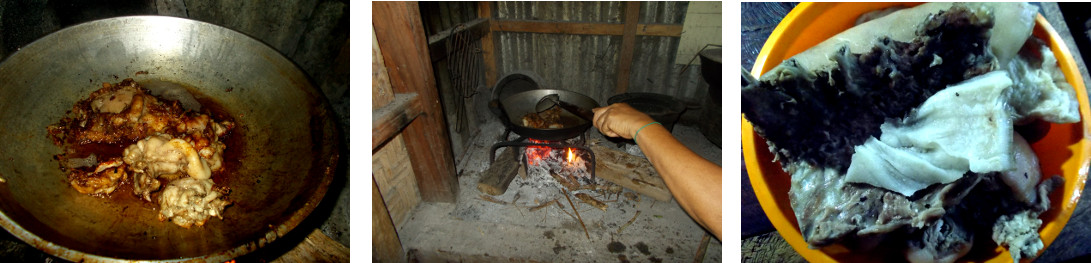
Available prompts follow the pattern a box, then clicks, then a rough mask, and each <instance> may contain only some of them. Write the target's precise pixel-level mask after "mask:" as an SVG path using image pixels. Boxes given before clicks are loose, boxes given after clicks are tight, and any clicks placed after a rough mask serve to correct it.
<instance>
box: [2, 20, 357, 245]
mask: <svg viewBox="0 0 1091 263" xmlns="http://www.w3.org/2000/svg"><path fill="white" fill-rule="evenodd" d="M149 19H155V20H160V19H161V20H175V21H177V22H182V23H191V24H197V25H201V26H208V27H211V28H215V29H216V30H222V31H224V32H225V33H226V34H237V35H238V36H239V38H238V39H240V40H241V41H252V42H254V43H257V45H255V48H257V49H267V51H269V52H272V53H274V54H276V55H275V56H272V58H270V59H275V60H283V61H286V62H287V63H286V64H288V65H291V67H290V68H289V69H288V70H291V71H294V73H298V74H299V75H300V76H302V77H303V78H304V79H306V84H307V86H309V87H300V89H301V90H303V91H304V92H305V93H307V94H310V95H312V96H314V97H313V98H312V99H314V100H315V101H317V105H315V106H317V107H316V108H313V110H314V111H315V112H314V113H316V114H313V115H312V116H313V117H314V118H315V119H316V120H319V121H320V124H324V125H323V127H312V130H313V129H315V128H317V129H320V130H321V131H322V132H323V133H322V134H320V135H314V134H312V139H314V140H320V141H316V142H315V143H319V142H320V143H322V144H323V145H321V146H320V147H319V148H321V149H323V150H324V152H319V156H317V157H316V159H315V161H314V163H313V164H315V166H312V167H311V169H310V171H319V170H320V171H322V174H323V176H322V177H321V181H320V182H319V183H318V188H317V189H315V190H314V192H313V194H312V195H311V196H309V197H307V198H305V200H306V201H305V202H304V204H303V206H301V207H299V209H297V210H295V211H294V212H292V213H291V215H290V216H288V217H284V219H283V220H281V221H279V222H278V223H277V225H276V227H271V228H270V229H269V230H268V231H266V232H264V234H263V235H262V236H261V237H260V238H257V239H256V240H249V241H246V242H245V243H243V244H241V245H238V246H234V247H230V248H228V249H225V250H220V251H215V252H212V253H209V254H206V255H202V256H193V257H179V258H170V259H126V258H115V257H110V256H102V255H97V254H94V253H93V252H85V251H80V250H76V249H72V248H68V247H65V246H63V245H60V244H57V243H54V242H51V241H49V240H45V239H43V238H42V237H40V236H38V235H36V234H34V233H32V232H30V231H28V230H27V229H26V228H24V227H22V226H21V225H20V224H19V223H17V222H16V221H14V220H13V219H12V218H11V217H9V216H8V214H7V213H6V212H5V211H3V210H0V227H3V228H4V230H6V231H8V233H10V234H11V235H12V236H15V237H16V238H19V239H20V240H21V241H23V242H25V243H27V244H28V245H30V246H33V247H34V248H36V249H38V250H39V251H42V252H45V253H48V254H50V255H53V256H57V257H60V258H63V259H65V260H69V261H73V262H195V261H204V262H224V261H228V260H232V259H235V258H238V257H241V256H244V255H247V254H249V253H251V252H254V251H257V250H258V249H260V248H262V247H265V246H267V245H268V244H270V243H272V242H274V241H275V240H277V239H279V238H282V237H285V236H287V235H288V234H289V233H290V232H291V231H292V230H295V228H296V227H298V226H299V225H300V224H302V223H303V221H304V220H305V219H307V218H308V217H309V216H310V215H311V213H312V212H314V210H315V209H316V208H317V207H318V205H319V204H320V203H321V201H323V200H324V199H325V197H326V194H327V192H328V190H329V185H330V184H331V183H332V181H333V177H334V176H335V174H336V173H337V171H339V170H340V169H343V168H342V167H340V166H339V165H338V164H339V162H340V158H341V155H342V154H345V153H343V151H344V147H342V146H343V142H342V132H341V127H340V126H341V125H342V124H340V123H339V121H337V120H336V119H335V118H334V116H333V115H332V113H333V108H332V106H331V105H330V103H329V99H328V98H327V97H326V96H325V94H324V93H323V92H321V91H320V90H319V87H318V86H315V84H314V80H312V79H311V76H310V75H308V74H307V73H306V72H305V71H303V70H302V69H301V68H300V67H299V65H298V64H297V63H296V62H295V61H293V60H291V59H289V58H287V57H285V56H284V54H282V53H280V52H279V51H277V49H276V48H273V47H272V46H270V45H269V44H268V43H265V42H264V41H261V40H259V39H257V38H255V37H253V36H250V35H248V34H246V33H243V32H240V31H237V30H234V29H231V28H227V27H224V26H220V25H217V24H213V23H208V22H204V21H199V20H194V19H189V18H181V17H172V16H160V15H136V16H117V17H110V18H104V19H96V20H92V21H87V22H83V23H79V24H75V25H71V26H68V27H65V28H61V29H59V30H57V31H54V32H51V33H49V34H46V35H44V36H42V37H40V38H38V39H35V40H34V41H31V42H30V43H28V44H26V45H23V46H22V47H20V48H19V49H17V50H16V51H15V52H12V53H11V54H9V55H8V56H7V57H4V58H0V65H3V64H5V63H8V61H10V60H11V59H12V58H14V57H16V56H26V55H28V53H31V52H33V51H34V50H33V48H32V47H35V46H37V45H44V44H42V43H44V42H48V41H46V40H47V39H50V38H54V37H57V36H58V35H63V33H66V32H70V31H76V30H81V29H83V28H86V27H90V26H94V25H96V24H101V23H109V22H111V21H116V20H149ZM30 55H31V56H32V55H33V54H30ZM326 156H328V157H329V158H324V157H326ZM5 184H6V183H5ZM270 226H272V225H270ZM255 234H258V233H255Z"/></svg>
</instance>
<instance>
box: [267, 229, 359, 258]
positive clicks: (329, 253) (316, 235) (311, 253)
mask: <svg viewBox="0 0 1091 263" xmlns="http://www.w3.org/2000/svg"><path fill="white" fill-rule="evenodd" d="M348 261H349V248H347V247H345V245H343V244H341V243H339V242H337V241H335V240H333V239H332V238H330V237H329V236H327V235H326V234H325V233H322V231H321V230H318V229H317V228H316V229H314V230H313V231H311V234H309V235H307V238H305V239H303V242H300V243H299V244H298V245H296V246H295V247H294V248H292V250H289V251H288V252H286V253H284V255H281V256H280V257H277V258H276V259H273V261H271V262H272V263H289V262H348Z"/></svg>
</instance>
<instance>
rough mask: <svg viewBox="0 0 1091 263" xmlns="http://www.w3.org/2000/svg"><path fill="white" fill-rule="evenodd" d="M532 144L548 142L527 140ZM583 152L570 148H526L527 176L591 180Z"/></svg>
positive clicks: (546, 142) (547, 142)
mask: <svg viewBox="0 0 1091 263" xmlns="http://www.w3.org/2000/svg"><path fill="white" fill-rule="evenodd" d="M529 140H530V142H532V143H539V144H549V143H550V142H549V141H541V140H535V139H529ZM585 154H587V153H584V152H583V150H581V149H577V148H571V147H564V148H557V149H555V148H552V147H548V146H527V147H526V158H527V159H526V160H527V173H528V174H543V175H548V174H549V173H555V174H558V175H562V176H567V177H569V178H585V179H589V178H591V173H590V172H589V171H588V169H590V167H588V164H587V161H585V158H584V157H583V155H585Z"/></svg>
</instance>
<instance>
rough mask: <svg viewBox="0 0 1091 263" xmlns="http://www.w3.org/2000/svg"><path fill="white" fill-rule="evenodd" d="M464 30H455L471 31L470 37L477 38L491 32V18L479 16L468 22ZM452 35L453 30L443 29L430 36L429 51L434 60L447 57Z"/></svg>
mask: <svg viewBox="0 0 1091 263" xmlns="http://www.w3.org/2000/svg"><path fill="white" fill-rule="evenodd" d="M464 25H465V27H464V28H463V29H462V30H458V31H455V32H469V34H470V35H469V37H470V38H472V39H474V40H477V39H480V38H482V37H483V36H484V35H485V34H488V33H489V20H488V19H485V18H478V19H475V20H473V21H470V22H466V23H465V24H464ZM448 37H451V30H443V31H441V32H439V33H437V34H434V35H431V36H429V37H428V51H429V53H430V54H431V55H432V61H433V62H435V61H440V60H442V59H444V58H446V57H447V38H448Z"/></svg>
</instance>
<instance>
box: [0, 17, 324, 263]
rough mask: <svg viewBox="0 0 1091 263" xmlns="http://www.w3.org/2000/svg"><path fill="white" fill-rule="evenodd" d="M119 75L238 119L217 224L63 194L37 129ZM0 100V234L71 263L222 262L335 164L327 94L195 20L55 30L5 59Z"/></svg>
mask: <svg viewBox="0 0 1091 263" xmlns="http://www.w3.org/2000/svg"><path fill="white" fill-rule="evenodd" d="M138 72H139V73H138ZM145 72H146V74H145ZM126 77H132V78H134V79H135V80H137V81H138V82H142V81H167V82H173V83H178V84H182V85H184V86H187V87H189V88H191V91H193V92H194V93H196V94H197V96H198V97H202V96H204V97H206V98H209V99H211V100H215V101H218V102H219V104H220V105H221V106H222V107H223V110H224V111H225V112H227V113H230V116H232V117H233V118H234V120H235V122H236V123H237V124H238V126H237V127H236V128H235V130H233V131H232V132H234V133H238V136H235V138H242V141H241V142H238V143H236V144H235V145H237V147H235V148H234V149H231V148H228V149H227V151H226V152H225V156H236V158H237V159H238V160H239V163H238V166H237V167H236V168H235V171H234V173H232V174H229V175H227V176H226V177H223V178H221V179H220V180H218V181H216V183H217V184H222V185H226V186H228V187H230V188H231V190H232V191H231V193H230V195H228V198H229V199H230V200H232V201H233V202H234V205H232V206H230V207H228V208H227V209H226V210H224V219H223V220H220V219H216V218H212V219H209V221H208V222H207V223H206V224H205V225H204V226H203V227H196V226H195V227H193V228H191V229H184V228H181V227H178V226H176V225H174V224H172V223H170V222H159V221H158V220H157V219H156V214H157V211H156V210H157V209H158V208H157V205H154V204H151V203H144V204H141V203H118V202H110V201H112V200H110V199H111V198H110V197H107V198H99V197H92V196H87V195H83V194H79V193H78V192H76V191H75V190H73V189H71V188H70V187H69V186H68V185H67V182H66V181H65V175H64V173H62V172H61V171H60V169H59V168H58V167H59V164H58V163H57V161H55V160H53V159H52V156H53V155H55V154H58V153H61V148H60V147H58V146H55V145H53V143H52V142H51V141H50V140H49V138H48V136H47V135H46V126H47V125H49V124H51V123H54V122H56V121H58V120H59V119H60V118H61V117H62V116H64V114H65V111H66V110H68V109H71V107H72V105H73V103H75V102H76V101H77V100H80V99H83V98H86V97H87V96H88V95H89V94H90V92H91V91H93V90H96V89H98V88H100V87H101V83H103V82H118V81H120V79H123V78H126ZM0 94H3V96H0V145H2V147H0V178H3V179H4V180H2V181H0V226H2V227H3V228H4V229H6V230H7V231H8V232H11V233H12V234H13V235H15V236H17V237H19V238H20V239H22V240H24V241H26V242H27V243H29V244H31V245H33V246H34V247H36V248H38V249H41V250H43V251H45V252H47V253H50V254H53V255H57V256H59V257H62V258H65V259H68V260H72V261H77V262H98V261H119V260H151V261H216V262H222V261H225V260H228V259H231V258H235V257H237V256H240V255H243V254H246V253H248V252H250V251H253V250H255V249H257V248H259V247H261V246H264V245H265V244H268V243H269V242H272V241H273V240H275V239H277V238H278V237H281V236H283V235H285V234H287V233H288V231H289V230H291V229H292V228H294V227H295V226H296V225H298V224H299V223H300V222H301V221H302V220H303V219H304V218H305V217H306V216H307V215H308V214H309V213H310V212H311V211H312V210H313V209H314V208H315V206H317V205H318V202H319V201H320V200H321V199H322V197H323V196H324V195H325V192H326V188H327V187H328V185H329V183H330V181H331V179H332V176H333V173H334V171H335V170H336V167H335V166H336V163H337V159H338V156H339V153H338V150H337V149H338V145H339V144H340V141H339V138H340V135H339V134H338V130H337V128H336V125H335V124H334V121H333V120H332V112H331V110H330V107H329V105H328V104H327V102H326V99H325V97H324V96H323V95H322V93H321V92H319V91H318V89H316V88H315V87H314V86H312V84H311V82H310V81H309V80H308V78H307V77H306V75H304V74H303V73H302V72H301V71H300V70H299V69H298V68H297V67H296V66H295V65H294V64H293V63H292V62H291V61H289V60H287V59H286V58H284V57H283V56H282V55H281V54H279V53H278V52H277V51H275V50H273V49H272V48H270V47H268V46H266V45H265V44H263V43H261V42H259V41H257V40H254V39H252V38H249V37H247V36H245V35H243V34H241V33H238V32H235V31H231V30H228V29H225V28H222V27H219V26H215V25H212V24H208V23H203V22H198V21H193V20H187V19H181V18H172V17H154V16H152V17H149V16H141V17H121V18H112V19H106V20H99V21H93V22H88V23H84V24H80V25H76V26H72V27H69V28H66V29H63V30H60V31H58V32H55V33H53V34H50V35H48V36H46V37H44V38H42V39H39V40H37V41H35V42H33V43H31V44H29V45H27V46H26V47H23V48H22V49H21V50H19V51H18V52H16V53H14V54H12V55H11V56H10V57H8V58H7V59H6V60H4V61H3V62H0ZM228 145H231V144H230V143H229V144H228ZM232 151H234V152H233V153H232ZM225 159H226V158H225ZM131 194H132V193H131V192H115V193H113V196H115V197H116V196H117V195H131Z"/></svg>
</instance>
